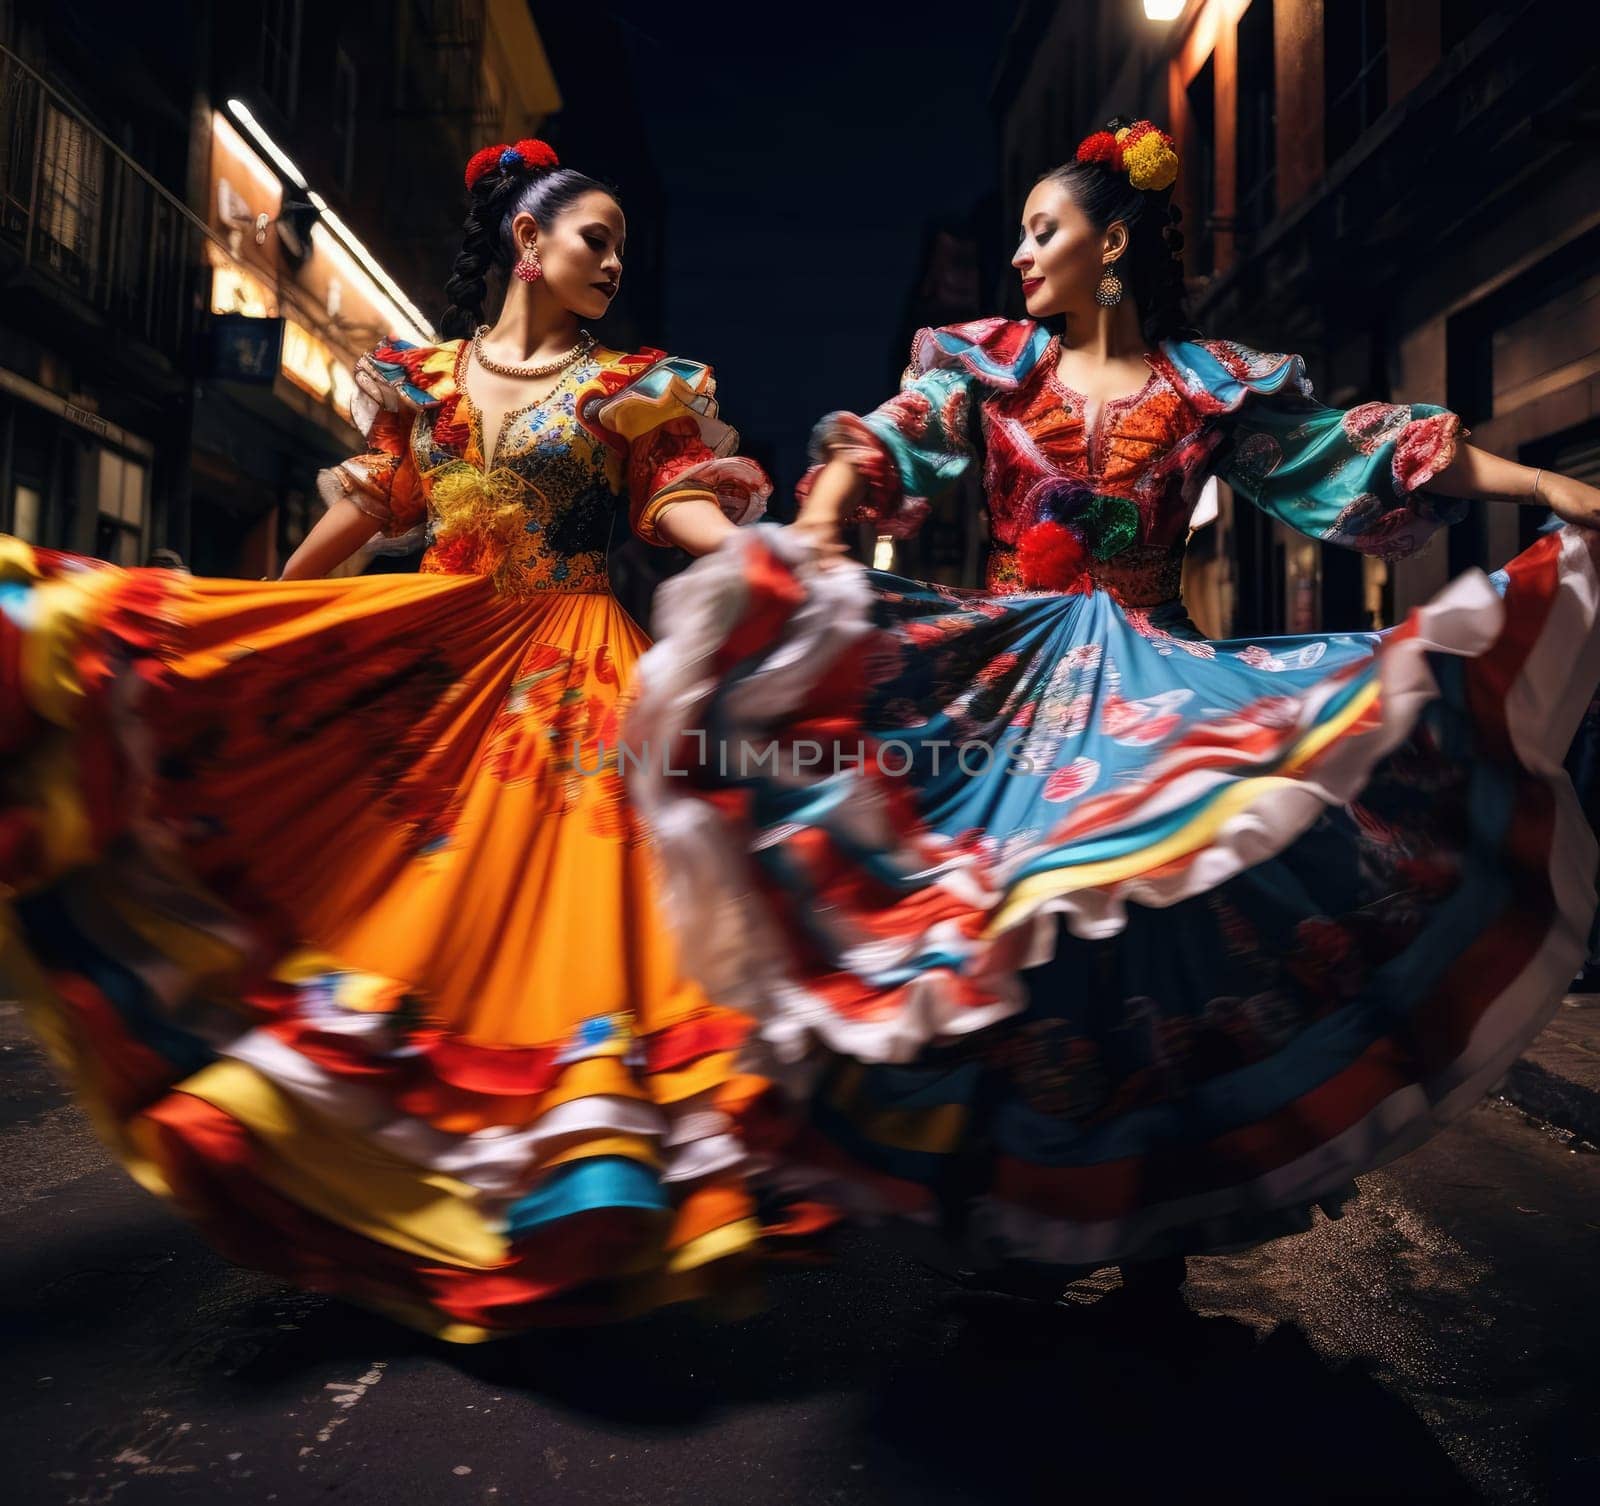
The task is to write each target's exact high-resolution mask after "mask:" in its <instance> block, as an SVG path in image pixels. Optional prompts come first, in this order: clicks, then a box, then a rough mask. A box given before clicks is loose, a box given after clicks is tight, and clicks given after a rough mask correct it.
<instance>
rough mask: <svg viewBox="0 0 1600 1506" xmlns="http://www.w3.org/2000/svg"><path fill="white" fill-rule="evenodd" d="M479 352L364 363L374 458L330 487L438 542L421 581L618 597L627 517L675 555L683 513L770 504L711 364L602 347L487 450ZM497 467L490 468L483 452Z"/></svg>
mask: <svg viewBox="0 0 1600 1506" xmlns="http://www.w3.org/2000/svg"><path fill="white" fill-rule="evenodd" d="M468 350H469V346H468V345H467V342H465V341H461V340H451V341H447V342H445V343H443V344H441V345H421V346H419V345H408V344H407V343H405V342H404V341H399V340H394V341H390V342H388V343H386V344H384V345H380V346H379V347H378V348H377V349H376V350H374V351H372V352H371V353H370V354H368V355H366V356H364V357H362V359H361V362H360V364H359V365H358V366H357V368H356V382H357V391H358V396H357V399H356V402H355V403H354V404H352V417H353V418H354V419H355V421H356V423H357V424H358V426H359V427H360V428H361V429H362V432H363V433H364V434H365V435H366V438H367V441H368V444H369V445H370V446H371V449H370V450H369V451H368V452H367V453H366V454H364V455H359V456H356V457H354V458H353V459H351V460H348V461H346V462H344V464H342V465H340V466H337V467H335V468H334V469H333V470H331V471H325V472H324V473H323V476H322V478H321V483H322V492H323V496H324V499H325V500H327V501H332V500H333V498H334V497H336V496H345V497H349V498H350V499H351V500H352V501H354V502H355V504H356V505H357V506H358V507H360V508H361V509H362V510H363V511H365V512H367V513H369V514H370V515H371V516H372V518H373V519H374V520H375V521H376V522H377V523H378V524H379V526H380V528H381V529H382V531H383V532H384V533H385V534H387V535H389V536H391V537H396V536H415V537H417V538H418V539H419V541H420V539H422V538H425V539H426V541H427V550H426V553H425V554H424V555H423V559H422V567H421V568H422V569H423V570H424V571H425V572H429V573H434V574H449V575H489V576H492V577H493V578H494V581H495V585H496V587H497V588H498V589H499V590H501V591H502V592H505V593H507V594H511V595H526V594H529V593H532V592H539V591H605V590H608V589H609V586H608V584H607V577H606V549H607V546H608V542H609V539H610V537H611V531H612V524H613V520H614V518H615V516H616V513H617V512H618V510H619V509H620V508H622V507H624V506H625V507H626V509H627V512H628V516H629V520H630V522H631V524H632V526H633V528H634V530H635V531H636V532H637V533H638V534H639V535H640V536H641V537H643V538H645V539H647V540H649V541H650V542H652V543H661V542H663V541H662V539H661V537H660V535H659V533H658V532H657V530H656V526H655V525H656V520H657V519H658V518H659V517H660V515H661V513H662V512H663V511H665V509H666V508H667V507H668V506H670V505H671V504H672V503H673V502H677V501H682V500H683V499H685V498H686V497H691V496H698V497H707V498H710V499H711V500H713V501H715V502H717V503H718V505H719V506H721V507H722V509H723V511H724V513H725V514H727V516H729V517H730V518H732V519H733V520H734V521H735V522H736V523H744V522H748V521H750V520H751V519H753V518H755V517H758V516H760V514H761V512H762V510H763V508H764V506H765V502H766V498H767V496H768V494H769V493H770V491H771V485H770V483H769V482H768V480H767V478H766V475H765V473H764V472H763V471H762V470H761V468H760V466H758V465H757V464H756V463H755V462H754V461H752V460H748V459H745V458H743V457H740V456H738V455H735V454H734V453H733V451H734V450H735V449H736V447H737V445H738V435H737V433H735V431H734V430H733V429H731V428H729V427H728V425H726V424H725V423H723V422H722V421H721V420H720V418H719V417H718V415H717V405H716V400H715V391H716V387H715V383H714V381H713V380H712V376H711V372H710V369H709V368H708V367H705V366H701V365H698V364H697V363H695V362H693V361H685V360H681V359H677V358H674V357H671V356H666V355H664V354H663V353H662V352H660V351H643V352H640V353H638V354H633V355H630V354H625V353H623V352H620V351H614V350H606V349H604V348H599V349H596V350H594V351H592V352H591V353H590V354H589V355H588V356H587V357H585V358H584V359H583V360H581V361H579V362H577V363H575V364H574V365H573V366H571V367H569V368H568V369H567V370H566V371H565V372H564V373H563V374H562V376H561V378H560V380H559V381H558V382H557V384H556V386H555V387H554V388H553V389H552V390H551V391H550V392H548V393H547V394H546V395H545V396H544V397H542V398H541V399H540V400H539V401H537V402H534V403H529V404H527V405H526V406H524V407H521V408H517V409H514V410H513V411H511V412H510V413H508V414H506V416H505V418H504V420H503V421H502V422H501V425H500V431H499V434H498V435H497V436H496V438H495V442H494V444H493V445H492V446H490V445H486V443H485V435H484V432H483V416H482V414H481V413H480V412H479V410H478V408H477V406H476V404H475V403H474V402H473V401H472V396H471V392H470V389H469V386H468V378H467V377H466V375H465V368H466V364H467V360H468ZM491 453H492V455H493V457H494V459H493V461H492V463H491V462H487V461H486V460H485V456H486V454H491Z"/></svg>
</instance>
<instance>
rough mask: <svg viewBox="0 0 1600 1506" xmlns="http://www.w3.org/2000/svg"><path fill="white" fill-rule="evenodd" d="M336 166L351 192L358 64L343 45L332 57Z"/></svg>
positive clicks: (354, 170)
mask: <svg viewBox="0 0 1600 1506" xmlns="http://www.w3.org/2000/svg"><path fill="white" fill-rule="evenodd" d="M333 170H334V174H335V176H336V177H337V179H338V182H339V187H340V188H341V189H343V190H344V192H345V193H349V192H350V190H351V188H352V187H353V186H354V184H355V177H356V65H355V64H354V63H352V62H351V61H350V55H349V53H347V52H346V51H345V50H344V48H342V47H341V48H340V49H339V50H338V52H337V53H336V54H335V56H334V60H333Z"/></svg>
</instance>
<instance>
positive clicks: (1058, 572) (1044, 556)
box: [1017, 519, 1094, 594]
mask: <svg viewBox="0 0 1600 1506" xmlns="http://www.w3.org/2000/svg"><path fill="white" fill-rule="evenodd" d="M1017 569H1018V572H1019V573H1020V575H1021V576H1022V584H1023V585H1024V586H1025V587H1026V588H1027V589H1028V590H1030V591H1061V592H1075V593H1081V594H1087V593H1088V592H1090V591H1092V590H1093V589H1094V579H1093V577H1092V576H1091V575H1090V574H1089V551H1088V549H1086V548H1085V547H1084V543H1083V539H1082V538H1081V537H1080V536H1079V534H1078V531H1077V529H1075V528H1068V527H1067V525H1066V524H1065V523H1057V522H1053V521H1051V520H1049V519H1046V520H1045V521H1044V522H1042V523H1035V524H1034V525H1033V526H1032V527H1031V528H1029V529H1028V530H1027V532H1026V533H1024V534H1023V535H1022V539H1021V542H1020V544H1019V545H1018V548H1017Z"/></svg>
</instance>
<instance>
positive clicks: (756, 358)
mask: <svg viewBox="0 0 1600 1506" xmlns="http://www.w3.org/2000/svg"><path fill="white" fill-rule="evenodd" d="M609 9H610V10H611V11H612V13H613V14H614V15H615V16H616V17H617V18H618V20H619V21H620V22H621V23H622V26H623V30H624V35H625V37H626V38H627V45H628V50H629V53H630V57H629V63H630V66H631V71H632V73H633V76H634V79H635V81H636V85H635V87H636V89H637V92H638V95H639V98H640V105H641V108H642V109H643V110H644V112H645V116H646V121H647V130H648V132H649V136H650V150H651V154H652V156H653V158H654V160H655V163H656V166H657V170H658V171H659V173H660V176H661V179H662V183H663V187H664V189H665V192H666V196H667V206H668V207H667V227H666V247H667V254H666V310H665V328H664V329H662V330H661V331H660V334H659V338H658V339H657V340H656V343H658V344H662V345H664V346H666V347H667V348H669V349H670V350H672V351H673V352H674V353H676V354H682V355H686V356H692V357H694V358H696V359H698V360H705V361H709V362H711V363H712V364H713V365H714V366H715V367H716V371H717V384H718V397H719V400H720V402H721V404H722V411H723V416H724V417H725V418H727V419H728V420H729V421H730V422H731V423H733V424H734V426H735V427H736V428H738V429H739V430H740V431H741V432H742V433H743V434H744V435H745V437H746V440H747V442H750V443H751V445H752V446H759V445H760V444H761V443H762V442H763V441H765V442H766V443H767V444H770V445H772V446H775V448H776V467H775V468H776V472H777V480H778V485H779V490H780V494H781V495H784V496H787V494H788V492H789V491H790V490H791V489H792V487H793V484H794V482H795V480H796V479H797V477H798V475H799V473H800V470H801V467H802V464H803V461H804V454H805V443H806V437H807V435H808V434H809V432H810V429H811V426H812V424H813V423H815V421H816V420H817V419H818V418H819V417H820V416H821V415H822V414H823V413H825V412H827V411H829V410H830V409H834V408H856V409H859V408H869V407H872V406H874V405H876V404H877V403H879V402H882V401H883V400H884V398H886V397H888V396H889V394H890V391H891V390H892V389H891V387H890V382H891V373H892V372H893V371H895V370H898V367H899V365H901V364H903V359H904V353H903V352H898V351H896V350H895V349H894V347H895V343H896V340H897V338H898V332H899V326H900V321H901V316H902V312H903V309H904V306H905V302H906V299H907V297H908V295H909V292H910V285H911V280H912V278H913V276H914V275H915V272H916V263H917V258H918V255H919V252H920V249H921V246H922V241H923V236H924V234H925V231H926V228H927V225H928V223H929V221H930V220H931V219H932V218H934V217H935V216H937V215H939V214H962V213H965V212H967V211H969V210H970V209H971V208H972V207H973V205H974V204H975V202H976V201H977V200H978V199H979V198H981V197H982V196H983V195H984V194H985V193H987V192H991V191H992V190H993V188H994V185H995V182H996V179H997V175H998V157H999V152H998V149H997V147H996V144H995V142H996V136H995V129H994V125H993V122H992V120H991V117H990V113H989V106H988V92H989V87H990V82H991V79H992V78H993V74H994V69H995V64H996V61H997V59H998V57H999V53H1000V49H1001V45H1002V43H1003V41H1004V38H1005V35H1006V32H1007V30H1008V29H1009V27H1010V24H1011V19H1012V16H1013V14H1014V7H1013V6H1012V5H1009V4H996V5H985V4H982V3H974V4H970V5H963V6H944V5H939V4H926V5H918V6H911V5H906V6H892V7H891V6H877V5H873V4H859V5H857V6H855V7H854V8H852V7H848V6H839V5H831V4H830V5H806V6H781V5H780V6H774V7H772V8H770V9H768V10H766V11H765V13H764V14H763V13H759V12H757V10H756V9H755V7H753V6H750V5H748V4H745V5H725V4H714V5H694V6H665V5H662V4H660V3H659V0H656V3H654V4H644V3H620V4H614V5H611V6H610V7H609ZM886 12H887V13H888V14H885V13H886ZM757 14H761V20H760V22H759V23H757V22H754V21H753V19H752V18H753V17H754V16H756V15H757ZM779 35H782V37H783V42H782V46H781V48H778V49H775V48H774V45H773V40H774V38H775V37H777V36H779ZM1005 212H1006V214H1008V215H1013V214H1014V213H1015V206H1005Z"/></svg>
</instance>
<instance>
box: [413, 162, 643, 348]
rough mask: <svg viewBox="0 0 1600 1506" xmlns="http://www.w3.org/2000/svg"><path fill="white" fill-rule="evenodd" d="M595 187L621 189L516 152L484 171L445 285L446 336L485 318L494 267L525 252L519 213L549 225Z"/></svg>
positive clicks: (457, 335) (507, 265)
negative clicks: (517, 231)
mask: <svg viewBox="0 0 1600 1506" xmlns="http://www.w3.org/2000/svg"><path fill="white" fill-rule="evenodd" d="M508 158H509V159H510V160H507V159H508ZM592 192H599V193H603V194H609V195H610V196H611V197H612V198H613V199H617V191H616V189H614V188H613V187H612V186H611V185H610V184H609V183H601V182H600V181H599V180H598V179H595V178H591V177H589V176H588V174H587V173H580V172H578V171H576V170H575V169H573V168H570V167H532V168H530V167H528V166H527V165H526V164H524V163H522V162H520V161H517V160H516V159H515V156H514V154H511V153H507V154H506V157H502V158H501V159H500V160H499V161H498V162H497V163H496V164H495V165H494V167H492V168H491V169H490V170H489V171H487V172H484V173H483V174H481V175H480V176H479V177H478V179H477V181H476V182H475V183H474V184H473V185H472V187H471V188H470V189H469V190H468V195H467V197H468V200H469V207H468V209H467V218H466V223H465V224H464V226H463V227H462V236H461V249H460V251H458V252H457V253H456V259H455V261H454V263H453V264H452V265H451V268H450V280H449V281H448V282H447V283H445V285H444V292H445V297H446V298H448V299H449V300H450V306H449V307H448V308H447V309H446V310H445V311H444V316H443V318H441V319H440V320H439V334H440V336H441V337H442V338H443V339H446V340H460V339H465V338H466V337H467V336H469V335H471V334H472V332H473V331H474V330H475V329H477V327H478V326H479V325H480V324H482V323H483V308H484V303H485V301H486V300H487V298H488V296H489V273H490V271H491V270H492V269H494V268H497V267H498V268H499V269H500V270H501V271H503V272H504V271H509V270H510V269H511V267H512V266H513V265H514V264H515V262H516V261H517V258H518V257H519V256H520V255H521V252H520V249H519V248H518V246H517V238H516V236H515V235H513V234H512V232H511V222H512V221H513V220H514V219H516V217H517V216H518V215H519V214H523V213H527V214H531V215H532V216H533V217H534V219H536V220H537V221H538V222H539V223H540V224H541V225H549V224H551V223H552V222H553V221H554V220H555V219H556V217H557V216H558V215H560V214H561V212H562V211H563V210H565V209H568V208H570V207H571V206H572V205H573V204H575V203H576V202H577V201H578V200H579V199H581V198H582V197H583V196H584V194H586V193H592ZM620 202H621V200H620V199H618V203H620Z"/></svg>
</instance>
